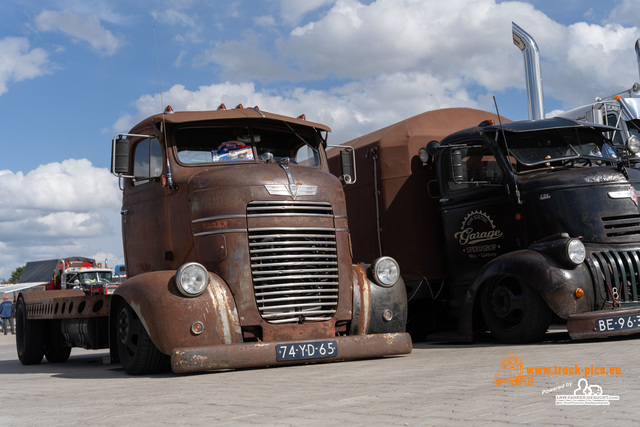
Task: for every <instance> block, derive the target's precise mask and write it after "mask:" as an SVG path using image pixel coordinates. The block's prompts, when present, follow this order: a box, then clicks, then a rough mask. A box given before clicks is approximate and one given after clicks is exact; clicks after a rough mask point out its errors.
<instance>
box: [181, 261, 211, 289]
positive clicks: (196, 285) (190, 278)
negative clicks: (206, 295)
mask: <svg viewBox="0 0 640 427" xmlns="http://www.w3.org/2000/svg"><path fill="white" fill-rule="evenodd" d="M175 279H176V287H177V288H178V291H179V292H180V293H181V294H182V295H184V296H186V297H191V298H194V297H197V296H200V295H202V294H203V292H204V291H205V290H206V289H207V287H208V286H209V281H210V280H211V279H210V276H209V272H208V271H207V269H206V268H205V267H204V266H203V265H202V264H200V263H197V262H188V263H186V264H183V265H182V266H180V268H179V269H178V271H176V276H175ZM194 281H195V282H194Z"/></svg>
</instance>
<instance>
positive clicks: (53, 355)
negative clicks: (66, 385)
mask: <svg viewBox="0 0 640 427" xmlns="http://www.w3.org/2000/svg"><path fill="white" fill-rule="evenodd" d="M64 344H65V342H64V337H63V336H62V331H61V325H60V321H59V320H56V321H53V322H51V328H50V330H49V331H48V333H47V336H46V338H45V340H44V356H45V357H46V358H47V361H48V362H49V363H62V362H66V361H67V359H69V355H70V354H71V347H67V346H65V345H64Z"/></svg>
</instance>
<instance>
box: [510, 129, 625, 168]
mask: <svg viewBox="0 0 640 427" xmlns="http://www.w3.org/2000/svg"><path fill="white" fill-rule="evenodd" d="M507 142H508V146H509V153H510V154H511V155H512V156H513V157H515V158H516V160H517V161H518V163H521V164H523V165H525V166H536V165H543V164H546V163H552V162H557V161H565V160H575V159H585V160H588V161H596V162H597V161H616V160H617V159H618V158H617V156H616V154H615V152H614V150H613V148H612V147H611V145H610V144H609V140H608V139H606V138H605V137H604V136H603V135H602V134H601V133H600V132H597V131H592V130H590V129H582V128H567V129H545V130H543V131H535V132H513V133H508V134H507Z"/></svg>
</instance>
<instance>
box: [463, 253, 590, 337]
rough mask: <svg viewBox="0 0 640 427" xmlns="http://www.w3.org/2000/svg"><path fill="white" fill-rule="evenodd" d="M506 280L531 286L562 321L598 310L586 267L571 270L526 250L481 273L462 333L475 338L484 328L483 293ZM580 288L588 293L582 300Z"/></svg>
mask: <svg viewBox="0 0 640 427" xmlns="http://www.w3.org/2000/svg"><path fill="white" fill-rule="evenodd" d="M504 276H509V277H513V278H516V279H518V280H521V281H522V282H523V283H525V284H527V285H528V286H530V287H531V288H532V289H533V290H534V291H535V292H537V293H538V294H539V295H540V297H541V298H542V300H543V301H544V302H545V303H546V304H547V306H548V307H549V308H550V309H551V311H553V313H554V314H555V315H557V316H558V317H560V318H562V319H566V318H567V317H568V316H569V315H571V314H575V313H583V312H587V311H591V310H592V309H593V307H594V291H593V280H592V278H591V274H590V273H589V269H588V267H587V265H586V264H585V263H582V264H580V265H578V266H576V267H575V268H572V269H571V268H567V267H566V266H563V265H561V264H560V263H559V262H558V261H557V260H556V259H554V258H553V257H551V256H549V255H547V254H544V253H542V252H538V251H535V250H531V249H523V250H519V251H515V252H510V253H507V254H504V255H501V256H499V257H497V258H495V259H493V260H492V261H490V262H489V263H488V264H487V265H485V266H484V267H483V268H482V269H481V270H480V272H479V274H478V276H477V277H476V278H475V280H474V281H473V282H472V284H471V285H470V286H469V288H468V290H467V293H466V295H465V298H464V300H463V302H462V304H461V306H460V317H459V323H458V330H459V332H460V334H461V335H463V336H466V337H472V336H473V335H474V332H477V331H479V330H480V328H481V327H482V326H483V325H480V324H478V322H480V321H484V319H483V316H482V313H481V302H480V298H479V296H480V295H481V291H482V289H484V288H485V287H486V286H489V285H491V284H492V283H494V281H496V280H498V279H500V278H503V277H504ZM577 288H581V289H582V290H583V291H584V295H583V296H582V297H580V298H579V297H577V296H576V295H575V290H576V289H577Z"/></svg>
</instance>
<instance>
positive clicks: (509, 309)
mask: <svg viewBox="0 0 640 427" xmlns="http://www.w3.org/2000/svg"><path fill="white" fill-rule="evenodd" d="M481 304H482V315H483V316H484V320H485V322H486V324H487V327H488V328H489V331H491V334H492V335H493V336H494V337H495V338H496V339H497V340H498V341H500V342H503V343H509V344H518V343H527V342H534V341H540V340H541V339H542V337H543V336H544V334H545V332H546V331H547V329H548V328H549V324H550V323H551V319H552V317H553V312H552V311H551V309H550V308H549V307H548V306H547V303H546V302H544V300H543V299H542V297H540V295H539V294H538V293H537V292H536V291H535V290H533V289H532V288H531V287H530V286H529V285H528V284H526V283H524V282H522V281H521V280H519V279H517V278H515V277H500V278H498V279H496V280H495V281H493V282H492V283H490V284H488V285H487V286H485V287H484V288H483V291H482V295H481Z"/></svg>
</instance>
